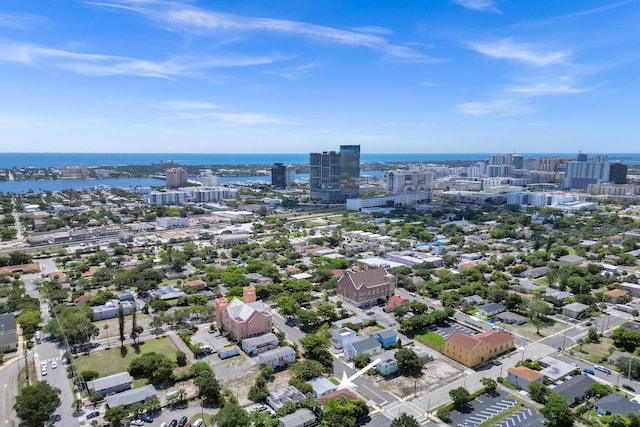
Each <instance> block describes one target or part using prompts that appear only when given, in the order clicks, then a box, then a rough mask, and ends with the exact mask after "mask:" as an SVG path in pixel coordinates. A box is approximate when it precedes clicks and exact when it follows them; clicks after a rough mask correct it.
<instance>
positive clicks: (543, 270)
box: [521, 267, 549, 279]
mask: <svg viewBox="0 0 640 427" xmlns="http://www.w3.org/2000/svg"><path fill="white" fill-rule="evenodd" d="M548 272H549V267H536V268H532V269H531V270H527V271H525V272H523V273H522V274H521V276H522V277H528V278H529V279H539V278H541V277H543V276H546V274H547V273H548Z"/></svg>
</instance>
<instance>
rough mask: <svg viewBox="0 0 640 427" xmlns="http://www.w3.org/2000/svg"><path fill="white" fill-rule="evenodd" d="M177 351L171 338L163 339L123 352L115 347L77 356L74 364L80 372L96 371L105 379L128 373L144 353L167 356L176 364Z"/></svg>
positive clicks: (123, 350) (152, 340)
mask: <svg viewBox="0 0 640 427" xmlns="http://www.w3.org/2000/svg"><path fill="white" fill-rule="evenodd" d="M177 350H178V348H177V347H176V346H175V344H174V343H173V341H171V338H168V337H162V338H156V339H151V340H147V341H144V342H141V343H140V344H138V345H137V346H133V345H126V346H124V349H122V350H121V349H120V346H114V347H112V348H111V349H109V350H102V351H96V352H93V353H90V354H89V355H81V356H76V357H74V362H75V364H76V367H77V369H78V371H79V372H82V371H96V372H98V373H100V376H101V377H105V376H107V375H113V374H117V373H118V372H124V371H126V370H127V369H128V368H129V364H130V363H131V361H132V360H133V359H135V358H137V357H140V356H141V355H142V354H144V353H151V352H156V353H160V354H166V355H167V356H168V357H169V358H170V359H171V360H173V361H174V362H175V360H176V351H177Z"/></svg>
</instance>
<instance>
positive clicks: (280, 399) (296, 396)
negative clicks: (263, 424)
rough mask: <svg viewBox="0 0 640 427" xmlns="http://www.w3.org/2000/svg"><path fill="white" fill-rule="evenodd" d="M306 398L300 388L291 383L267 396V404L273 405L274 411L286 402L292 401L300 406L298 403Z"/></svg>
mask: <svg viewBox="0 0 640 427" xmlns="http://www.w3.org/2000/svg"><path fill="white" fill-rule="evenodd" d="M304 399H305V395H304V394H302V393H301V392H300V390H298V389H297V388H295V387H294V386H292V385H290V386H287V387H285V388H281V389H279V390H276V391H274V392H273V393H271V394H269V396H267V404H268V405H269V406H271V407H272V408H273V410H274V411H276V412H278V411H279V410H280V408H282V407H283V406H284V405H285V403H287V402H291V403H293V404H294V405H296V406H298V404H299V403H300V402H302V401H303V400H304Z"/></svg>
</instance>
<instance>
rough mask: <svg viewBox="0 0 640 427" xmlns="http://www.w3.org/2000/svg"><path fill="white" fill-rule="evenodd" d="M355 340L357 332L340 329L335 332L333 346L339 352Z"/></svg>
mask: <svg viewBox="0 0 640 427" xmlns="http://www.w3.org/2000/svg"><path fill="white" fill-rule="evenodd" d="M354 338H356V333H355V331H352V330H351V329H349V328H340V329H337V330H335V331H333V336H332V337H331V345H332V346H333V347H334V348H335V349H337V350H342V349H343V348H344V347H345V346H346V345H347V344H349V343H351V341H352V340H353V339H354Z"/></svg>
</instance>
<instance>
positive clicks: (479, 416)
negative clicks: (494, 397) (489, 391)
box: [458, 399, 518, 427]
mask: <svg viewBox="0 0 640 427" xmlns="http://www.w3.org/2000/svg"><path fill="white" fill-rule="evenodd" d="M517 404H518V401H517V400H513V399H501V400H499V401H497V402H495V403H493V404H491V405H490V406H487V407H486V408H483V409H482V410H480V411H474V412H473V415H472V416H469V417H467V418H465V420H464V423H463V424H458V427H476V426H478V425H480V424H482V423H483V422H485V421H487V420H490V419H491V418H493V417H495V416H497V415H499V414H501V413H503V412H504V411H506V410H508V409H511V408H513V407H514V406H515V405H517Z"/></svg>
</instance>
